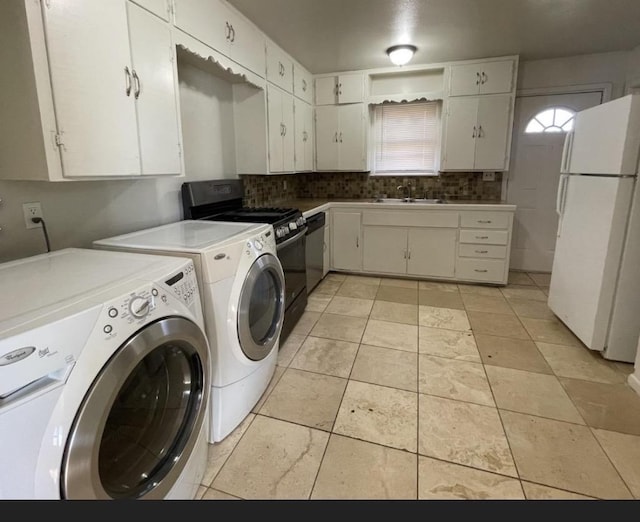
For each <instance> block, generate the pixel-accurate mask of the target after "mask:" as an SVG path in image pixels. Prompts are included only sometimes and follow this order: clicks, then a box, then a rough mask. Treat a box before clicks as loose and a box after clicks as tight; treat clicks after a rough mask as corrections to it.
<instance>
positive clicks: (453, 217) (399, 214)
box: [362, 210, 506, 244]
mask: <svg viewBox="0 0 640 522" xmlns="http://www.w3.org/2000/svg"><path fill="white" fill-rule="evenodd" d="M362 224H363V225H384V226H398V227H444V228H458V213H457V212H452V211H446V210H444V211H442V210H366V211H364V212H363V213H362ZM505 244H506V243H505Z"/></svg>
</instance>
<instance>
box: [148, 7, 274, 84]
mask: <svg viewBox="0 0 640 522" xmlns="http://www.w3.org/2000/svg"><path fill="white" fill-rule="evenodd" d="M145 1H149V0H145ZM174 2H175V6H174V10H175V14H174V23H175V26H176V27H177V28H178V29H182V30H183V31H184V32H185V33H187V34H189V35H191V36H193V37H194V38H196V39H197V40H200V41H201V42H202V43H204V44H206V45H208V46H209V47H212V48H213V49H215V50H216V51H218V52H219V53H221V54H224V55H225V56H227V57H229V58H231V59H232V60H233V61H235V62H237V63H239V64H240V65H242V66H243V67H246V68H247V69H249V70H250V71H252V72H254V73H256V74H257V75H259V76H261V77H262V78H264V76H265V69H266V64H265V54H264V53H265V51H264V46H265V38H264V35H263V34H262V32H260V31H259V30H258V29H257V28H255V27H254V26H253V25H252V24H250V23H249V22H247V21H246V20H245V19H244V18H243V17H242V16H241V15H240V14H238V13H236V12H235V11H233V10H232V9H231V8H230V7H228V6H227V5H226V4H225V3H224V2H221V1H220V0H174Z"/></svg>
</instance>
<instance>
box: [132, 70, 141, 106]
mask: <svg viewBox="0 0 640 522" xmlns="http://www.w3.org/2000/svg"><path fill="white" fill-rule="evenodd" d="M133 80H134V81H135V83H136V90H135V91H134V93H133V95H134V97H135V99H136V100H137V99H138V97H139V96H140V78H139V77H138V73H137V72H136V70H135V69H134V70H133Z"/></svg>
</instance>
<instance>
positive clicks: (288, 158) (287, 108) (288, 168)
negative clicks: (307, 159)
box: [282, 93, 296, 172]
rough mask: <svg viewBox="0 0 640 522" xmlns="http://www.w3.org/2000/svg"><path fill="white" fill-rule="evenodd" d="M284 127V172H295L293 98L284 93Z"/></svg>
mask: <svg viewBox="0 0 640 522" xmlns="http://www.w3.org/2000/svg"><path fill="white" fill-rule="evenodd" d="M282 125H283V126H284V134H283V137H282V170H283V171H284V172H293V171H294V170H295V165H294V157H295V137H296V135H295V127H296V126H295V121H294V115H293V96H292V95H291V94H287V93H282Z"/></svg>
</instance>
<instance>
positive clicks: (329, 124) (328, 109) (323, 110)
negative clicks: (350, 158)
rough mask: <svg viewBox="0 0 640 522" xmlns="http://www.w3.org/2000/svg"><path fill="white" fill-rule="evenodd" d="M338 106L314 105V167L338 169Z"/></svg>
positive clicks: (318, 168)
mask: <svg viewBox="0 0 640 522" xmlns="http://www.w3.org/2000/svg"><path fill="white" fill-rule="evenodd" d="M338 126H339V113H338V106H336V105H325V106H322V107H316V125H315V133H316V169H317V170H334V171H335V170H338V169H339V161H338V153H339V147H338V145H339V144H338Z"/></svg>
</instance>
